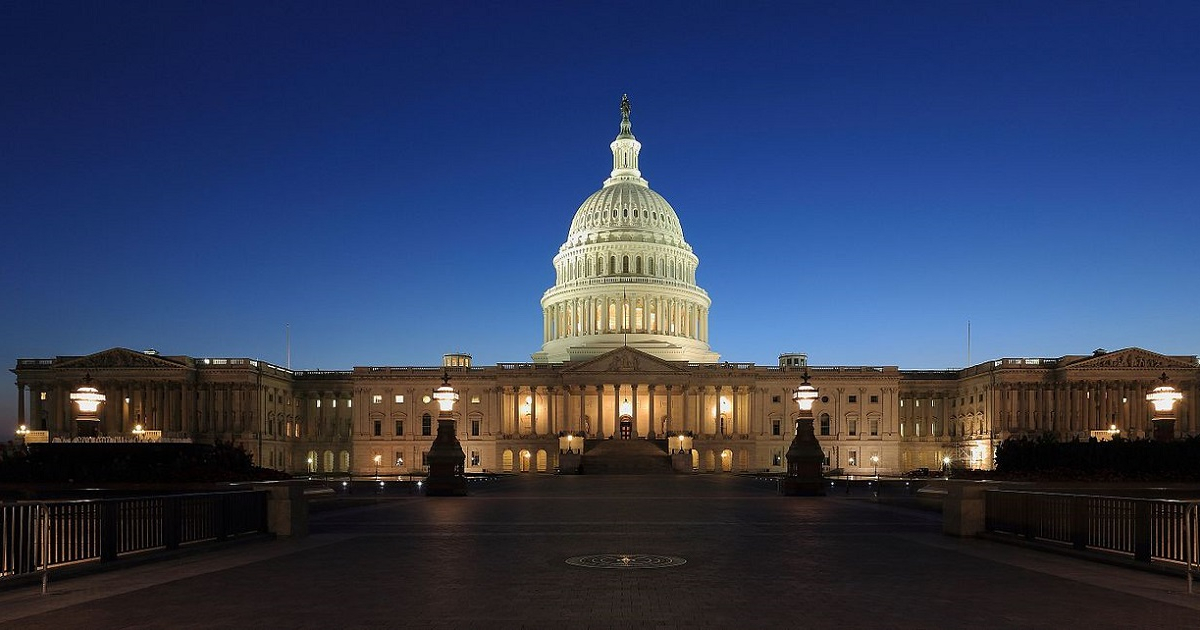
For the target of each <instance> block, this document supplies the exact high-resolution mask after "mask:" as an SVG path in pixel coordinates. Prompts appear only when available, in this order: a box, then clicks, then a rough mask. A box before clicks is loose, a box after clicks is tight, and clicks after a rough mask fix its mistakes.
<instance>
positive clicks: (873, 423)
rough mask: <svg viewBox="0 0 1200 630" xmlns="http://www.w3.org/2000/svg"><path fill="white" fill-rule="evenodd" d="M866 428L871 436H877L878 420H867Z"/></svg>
mask: <svg viewBox="0 0 1200 630" xmlns="http://www.w3.org/2000/svg"><path fill="white" fill-rule="evenodd" d="M867 427H868V430H869V431H870V432H871V435H876V436H877V435H879V418H867Z"/></svg>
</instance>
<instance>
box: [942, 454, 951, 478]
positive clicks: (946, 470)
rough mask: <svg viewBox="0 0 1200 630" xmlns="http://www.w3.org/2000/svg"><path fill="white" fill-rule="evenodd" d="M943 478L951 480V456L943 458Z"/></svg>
mask: <svg viewBox="0 0 1200 630" xmlns="http://www.w3.org/2000/svg"><path fill="white" fill-rule="evenodd" d="M942 476H943V477H945V478H947V479H949V478H950V456H949V455H945V456H943V457H942Z"/></svg>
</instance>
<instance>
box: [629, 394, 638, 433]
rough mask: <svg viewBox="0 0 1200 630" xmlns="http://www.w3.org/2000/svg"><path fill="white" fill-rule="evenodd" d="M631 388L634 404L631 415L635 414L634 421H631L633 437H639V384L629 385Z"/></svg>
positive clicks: (632, 419)
mask: <svg viewBox="0 0 1200 630" xmlns="http://www.w3.org/2000/svg"><path fill="white" fill-rule="evenodd" d="M629 389H631V390H633V395H632V398H633V406H632V407H630V408H629V415H631V416H633V418H631V421H632V422H631V424H632V430H631V437H639V435H638V420H637V419H638V386H637V384H633V385H630V386H629Z"/></svg>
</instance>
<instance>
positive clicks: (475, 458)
mask: <svg viewBox="0 0 1200 630" xmlns="http://www.w3.org/2000/svg"><path fill="white" fill-rule="evenodd" d="M479 461H480V459H479V451H471V465H472V466H478V465H479Z"/></svg>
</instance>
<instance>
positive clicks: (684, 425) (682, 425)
mask: <svg viewBox="0 0 1200 630" xmlns="http://www.w3.org/2000/svg"><path fill="white" fill-rule="evenodd" d="M690 389H691V388H690V387H688V386H687V385H684V386H683V387H682V388H681V389H680V390H679V397H680V398H682V399H683V416H682V417H680V418H679V430H680V431H687V430H689V429H688V421H689V420H690V418H691V414H690V413H689V412H690V409H689V407H690V406H689V405H688V393H690V392H689V390H690ZM697 433H699V432H698V431H697Z"/></svg>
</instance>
